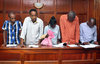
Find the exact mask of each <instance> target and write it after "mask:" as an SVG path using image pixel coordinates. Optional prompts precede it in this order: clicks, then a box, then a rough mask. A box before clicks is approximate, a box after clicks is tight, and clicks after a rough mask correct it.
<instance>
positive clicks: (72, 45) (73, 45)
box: [68, 44, 78, 47]
mask: <svg viewBox="0 0 100 64" xmlns="http://www.w3.org/2000/svg"><path fill="white" fill-rule="evenodd" d="M68 46H69V47H78V46H77V45H75V44H71V45H68Z"/></svg>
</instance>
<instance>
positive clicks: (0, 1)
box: [0, 0, 3, 10]
mask: <svg viewBox="0 0 100 64" xmlns="http://www.w3.org/2000/svg"><path fill="white" fill-rule="evenodd" d="M0 10H3V0H0Z"/></svg>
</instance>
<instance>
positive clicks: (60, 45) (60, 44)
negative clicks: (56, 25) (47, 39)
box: [53, 43, 64, 47]
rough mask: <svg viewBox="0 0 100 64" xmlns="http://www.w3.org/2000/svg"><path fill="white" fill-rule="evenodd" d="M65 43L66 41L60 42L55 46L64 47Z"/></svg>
mask: <svg viewBox="0 0 100 64" xmlns="http://www.w3.org/2000/svg"><path fill="white" fill-rule="evenodd" d="M63 44H64V43H59V44H57V45H53V47H64V46H63Z"/></svg>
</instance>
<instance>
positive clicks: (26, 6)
mask: <svg viewBox="0 0 100 64" xmlns="http://www.w3.org/2000/svg"><path fill="white" fill-rule="evenodd" d="M36 2H37V0H23V4H22V10H23V11H29V10H30V9H34V8H35V7H34V5H33V4H34V3H36Z"/></svg>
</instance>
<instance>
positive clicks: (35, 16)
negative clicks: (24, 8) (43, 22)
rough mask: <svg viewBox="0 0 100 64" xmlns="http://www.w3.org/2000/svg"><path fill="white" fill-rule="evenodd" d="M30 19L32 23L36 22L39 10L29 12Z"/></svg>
mask: <svg viewBox="0 0 100 64" xmlns="http://www.w3.org/2000/svg"><path fill="white" fill-rule="evenodd" d="M29 14H30V17H31V20H32V22H36V18H37V10H36V9H31V10H30V11H29Z"/></svg>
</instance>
